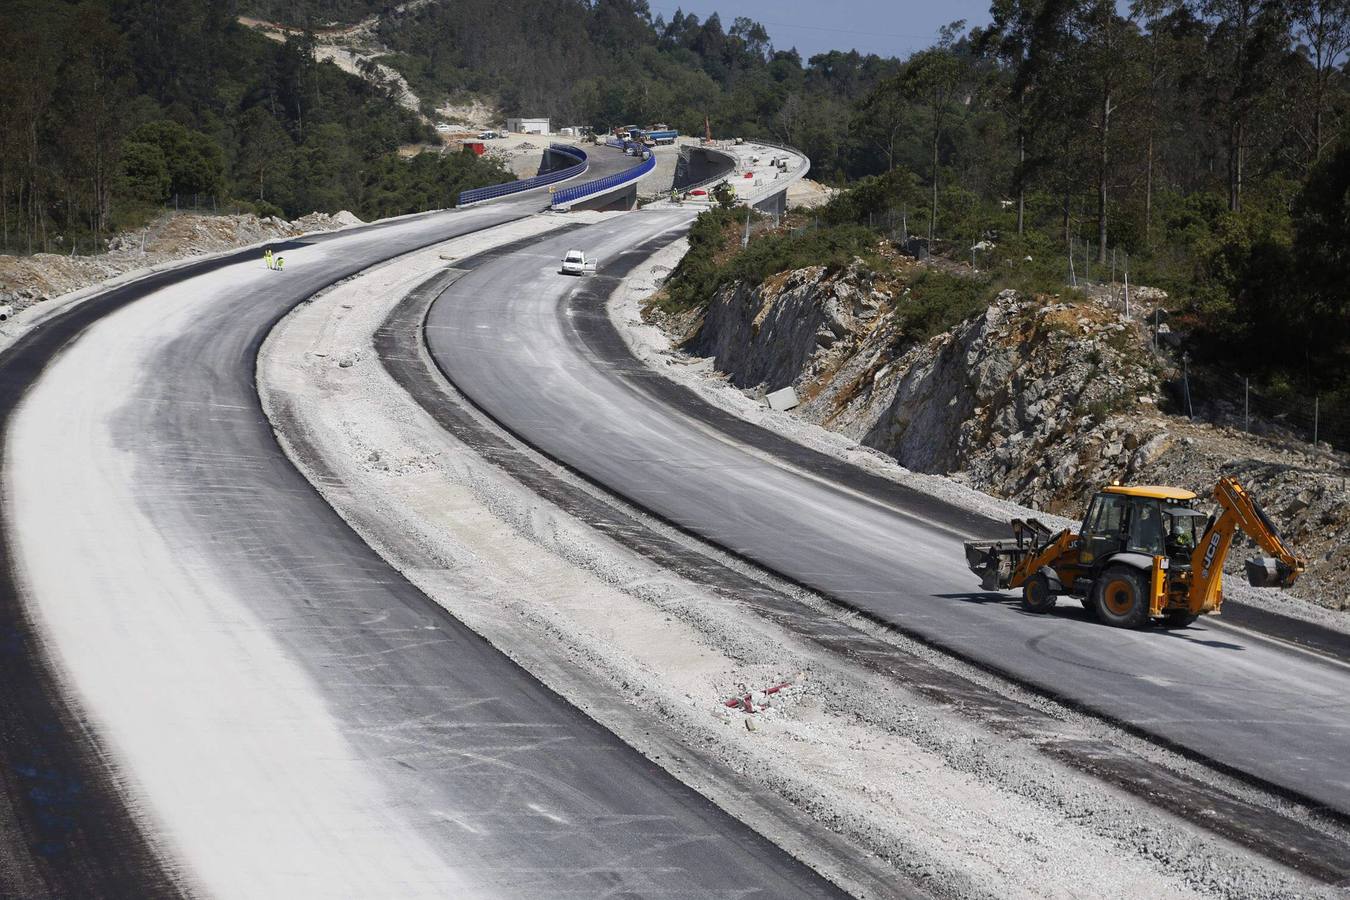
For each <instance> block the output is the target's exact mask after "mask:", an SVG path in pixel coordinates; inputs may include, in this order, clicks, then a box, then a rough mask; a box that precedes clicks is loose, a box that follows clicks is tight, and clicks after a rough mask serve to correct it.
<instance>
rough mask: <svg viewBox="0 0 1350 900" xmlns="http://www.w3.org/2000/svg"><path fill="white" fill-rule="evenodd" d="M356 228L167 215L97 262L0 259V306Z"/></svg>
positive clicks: (316, 218)
mask: <svg viewBox="0 0 1350 900" xmlns="http://www.w3.org/2000/svg"><path fill="white" fill-rule="evenodd" d="M360 222H361V220H360V219H358V218H357V217H356V216H354V215H353V214H351V213H349V212H346V211H343V212H339V213H335V214H333V215H328V214H327V213H310V214H309V215H307V216H304V217H303V218H299V219H296V220H295V221H294V222H287V221H286V220H284V219H279V218H275V217H268V218H262V219H260V218H258V217H257V216H255V215H252V214H249V215H236V216H205V215H198V214H196V213H173V214H166V215H164V216H161V217H160V218H158V219H156V220H155V221H154V222H151V223H150V224H149V225H147V226H146V227H144V228H139V229H136V230H135V231H128V232H123V233H122V234H119V235H117V236H116V237H114V238H113V239H112V240H111V241H109V242H108V252H107V253H101V254H99V255H97V256H64V255H61V254H55V253H37V254H34V255H32V256H3V255H0V305H8V306H11V307H13V309H14V311H15V312H18V311H19V310H21V309H24V308H25V307H28V306H32V305H33V304H35V303H41V302H43V301H44V300H50V299H52V298H53V297H59V296H61V295H62V294H68V293H70V292H71V291H77V290H80V289H81V288H86V287H89V286H90V285H93V284H97V283H98V282H100V281H104V280H106V279H108V278H115V277H117V276H118V275H124V274H126V273H127V272H131V271H134V270H136V269H143V268H147V267H149V266H156V265H160V264H163V263H166V262H172V261H174V260H177V259H183V258H185V257H188V256H200V255H202V254H205V253H217V252H219V251H221V250H229V249H231V248H234V247H246V246H248V245H249V244H256V243H258V242H259V241H269V240H279V239H281V238H290V237H298V236H299V235H302V234H308V233H310V232H314V231H331V230H333V229H335V228H342V227H345V226H347V225H356V224H360Z"/></svg>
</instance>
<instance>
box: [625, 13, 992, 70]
mask: <svg viewBox="0 0 1350 900" xmlns="http://www.w3.org/2000/svg"><path fill="white" fill-rule="evenodd" d="M648 5H649V6H650V7H651V10H652V17H653V18H655V17H656V15H657V14H658V13H659V14H661V15H662V16H664V17H665V18H666V19H669V18H670V17H671V15H672V14H673V13H674V12H675V10H676V9H683V10H684V11H685V12H686V13H690V12H691V13H694V14H695V15H696V16H698V17H699V20H700V21H702V20H704V19H706V18H707V17H708V16H709V15H711V14H712V13H714V12H716V13H718V14H719V15H721V17H722V27H723V28H730V27H731V22H732V20H733V19H735V18H736V17H737V16H746V17H748V18H751V19H754V20H755V21H757V22H761V23H763V25H764V27H765V28H766V29H768V32H769V35H770V37H772V38H773V45H774V47H776V48H777V49H780V50H786V49H788V48H791V47H796V48H797V50H798V51H799V52H800V53H801V55H802V60H803V61H805V60H806V59H808V58H810V57H811V56H813V55H814V54H816V53H823V52H825V51H826V50H857V51H858V52H859V53H876V54H879V55H881V56H901V57H903V56H908V55H909V54H910V53H913V52H914V51H915V50H922V49H923V48H924V47H927V46H930V45H931V44H933V43H934V42H935V41H936V40H937V34H938V29H939V28H941V27H942V26H943V25H946V24H947V23H949V22H952V21H955V20H956V19H965V20H966V25H967V27H971V26H974V25H984V24H986V23H987V22H988V21H989V0H939V2H932V0H834V2H830V0H775V2H773V3H764V2H754V0H648Z"/></svg>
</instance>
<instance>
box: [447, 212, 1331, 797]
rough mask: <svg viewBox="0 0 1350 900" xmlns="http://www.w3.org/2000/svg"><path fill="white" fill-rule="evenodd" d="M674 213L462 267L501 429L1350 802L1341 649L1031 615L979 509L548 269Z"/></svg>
mask: <svg viewBox="0 0 1350 900" xmlns="http://www.w3.org/2000/svg"><path fill="white" fill-rule="evenodd" d="M686 223H687V218H686V217H685V216H684V215H683V214H681V213H680V212H678V211H675V212H658V211H654V210H646V211H642V212H638V213H634V214H632V215H629V216H626V217H624V218H622V219H621V220H616V221H612V222H606V223H603V224H599V225H595V226H592V227H590V228H588V229H585V230H582V231H579V232H575V233H573V234H570V235H567V236H566V237H563V238H559V239H556V240H553V241H551V242H548V243H545V244H542V245H540V246H539V247H537V248H534V249H533V250H532V251H531V252H530V253H529V254H528V255H522V256H521V257H520V258H511V257H507V258H503V259H500V260H497V261H495V262H492V263H489V264H487V265H484V266H482V267H481V268H478V269H476V270H475V271H473V272H470V273H469V274H467V275H465V276H464V277H463V278H462V279H460V280H459V281H458V282H456V283H455V284H454V285H453V287H451V289H450V290H449V291H448V292H447V293H446V294H445V295H443V296H442V298H441V299H440V300H439V301H438V302H437V303H436V305H435V306H434V307H433V308H432V310H431V313H430V315H429V317H428V320H427V341H428V345H429V346H430V348H431V350H432V353H433V355H434V357H435V359H436V361H437V363H438V364H439V365H440V366H441V368H442V369H443V371H444V372H445V373H446V374H447V375H448V376H449V377H450V379H451V380H452V381H453V382H454V384H455V385H456V386H457V387H459V388H460V390H462V391H463V392H464V393H465V394H466V395H468V396H469V397H470V398H471V399H472V400H473V401H474V402H475V403H476V404H478V405H479V406H480V407H481V408H483V409H484V410H486V411H487V412H489V413H490V414H491V415H492V416H493V417H495V418H496V419H497V420H498V421H499V422H501V423H502V424H503V425H504V426H506V427H507V428H508V429H510V430H511V431H513V432H514V433H516V434H517V435H519V436H521V437H523V438H524V439H525V440H526V441H528V442H530V443H531V444H533V445H535V446H536V447H538V448H540V449H541V450H543V451H544V452H545V453H547V454H549V455H550V456H552V457H554V458H555V459H557V460H559V461H561V462H563V463H565V464H566V465H568V466H570V467H572V468H574V469H576V470H577V471H579V472H581V473H583V474H584V475H586V476H588V477H589V478H591V479H593V480H595V481H597V482H599V483H602V484H604V485H606V486H608V487H609V488H611V489H612V490H614V491H615V492H617V493H618V494H620V495H622V496H624V497H626V498H628V499H630V500H632V501H633V502H635V503H637V504H639V505H641V506H643V507H645V508H647V509H649V510H651V511H653V512H655V513H657V514H658V515H660V516H662V517H664V518H666V519H667V520H669V521H671V522H674V523H676V524H678V525H679V526H681V527H683V528H684V529H686V530H688V531H690V532H693V533H695V534H698V535H700V536H701V537H703V538H706V539H707V540H709V541H712V542H714V543H716V544H719V545H721V546H723V547H725V548H728V549H730V550H732V551H734V552H736V553H738V554H740V555H742V556H744V557H746V558H749V559H751V560H754V561H756V562H758V563H760V564H762V565H764V566H766V567H768V568H770V569H773V570H775V571H777V572H780V573H782V574H784V575H786V576H788V577H789V578H792V579H794V580H796V581H798V582H800V583H802V584H805V585H809V586H811V587H813V588H816V589H818V590H820V591H822V592H825V593H827V594H829V595H831V596H834V597H836V598H839V599H841V600H844V601H846V602H848V603H850V604H853V605H855V606H857V607H859V608H862V609H865V610H867V611H868V612H870V613H872V614H874V615H876V616H879V617H881V618H883V619H886V620H889V621H892V622H895V623H896V624H898V625H900V626H902V627H903V628H905V629H908V630H909V631H911V632H913V633H915V634H917V635H921V636H923V637H925V638H927V639H930V640H932V641H934V642H936V643H939V644H942V645H945V646H949V647H952V648H955V649H958V650H959V651H960V652H961V653H963V654H966V655H968V656H969V657H971V658H973V659H974V660H977V661H979V662H981V663H983V664H986V665H989V666H991V667H994V668H996V669H999V670H1002V671H1006V672H1008V673H1012V674H1013V675H1015V676H1016V677H1018V678H1020V679H1024V680H1025V681H1027V682H1030V683H1032V684H1035V685H1039V686H1042V687H1044V688H1047V689H1050V690H1053V691H1054V692H1056V693H1057V694H1060V695H1062V696H1064V697H1067V698H1069V699H1070V700H1072V701H1075V702H1078V703H1081V704H1083V705H1084V706H1087V707H1090V708H1092V709H1095V710H1098V711H1101V712H1103V713H1106V714H1108V715H1110V716H1112V717H1115V718H1117V719H1119V720H1121V721H1123V722H1126V723H1129V724H1130V725H1132V726H1135V727H1137V728H1139V729H1142V730H1145V731H1147V732H1149V733H1150V734H1153V735H1156V736H1158V737H1160V738H1162V739H1164V740H1166V741H1170V742H1172V743H1174V744H1176V745H1177V746H1179V747H1183V748H1188V749H1191V750H1193V751H1195V752H1197V753H1200V754H1203V755H1204V756H1206V757H1209V758H1210V759H1213V760H1216V761H1218V762H1219V763H1221V764H1224V765H1228V766H1231V767H1233V768H1235V769H1240V770H1242V771H1243V772H1247V773H1251V774H1253V775H1255V776H1257V777H1259V778H1261V779H1264V780H1266V781H1268V782H1270V783H1272V784H1274V785H1278V786H1281V787H1282V788H1285V789H1287V790H1289V791H1293V792H1296V793H1298V794H1300V795H1303V796H1305V797H1308V798H1312V799H1313V800H1315V801H1316V802H1320V803H1323V804H1326V805H1327V806H1329V807H1332V808H1334V809H1336V810H1339V811H1340V812H1342V813H1350V767H1347V766H1346V760H1347V758H1350V715H1347V714H1348V713H1350V668H1348V667H1347V666H1346V665H1344V664H1342V663H1340V662H1337V661H1334V660H1330V659H1326V658H1323V657H1319V656H1314V655H1312V654H1310V653H1305V652H1302V651H1295V650H1290V649H1287V648H1285V647H1282V646H1279V645H1275V644H1272V643H1270V642H1268V641H1266V640H1263V639H1259V638H1253V637H1250V636H1247V635H1245V634H1243V633H1241V632H1239V631H1236V630H1233V629H1226V628H1223V627H1222V626H1220V625H1218V624H1216V623H1214V622H1213V621H1210V622H1204V621H1202V622H1201V623H1200V624H1197V625H1196V626H1194V627H1192V628H1190V629H1188V630H1185V631H1178V632H1163V631H1158V630H1150V631H1142V632H1138V631H1124V630H1118V629H1112V628H1107V627H1105V626H1101V625H1098V624H1096V623H1094V622H1091V621H1089V620H1088V619H1087V618H1086V617H1085V616H1084V615H1082V614H1081V612H1077V611H1075V610H1070V609H1068V608H1061V610H1060V614H1057V615H1054V616H1037V615H1031V614H1028V613H1024V612H1023V611H1021V610H1020V609H1019V608H1017V607H1016V605H1015V604H1013V603H1011V602H1009V601H1010V600H1011V597H1007V598H1005V597H1002V596H1000V595H990V594H985V593H982V592H981V591H980V590H979V587H978V582H977V580H976V579H975V577H974V576H973V575H971V574H970V573H969V572H968V571H967V569H966V567H965V564H964V558H963V554H962V549H961V540H962V537H963V535H969V534H970V532H972V531H975V530H977V529H979V528H980V527H981V526H980V524H979V523H978V522H977V521H976V520H974V518H973V517H970V516H966V515H964V514H962V513H960V512H959V511H956V510H953V509H951V508H948V507H944V506H943V504H941V503H937V502H934V501H932V500H931V499H928V498H923V497H921V496H916V495H912V494H909V493H908V492H905V491H903V490H899V489H895V490H885V491H879V492H878V491H874V490H873V488H874V487H875V485H874V484H871V483H869V481H868V479H865V478H861V477H859V478H854V477H851V476H850V475H849V474H848V473H847V472H844V473H841V472H840V471H839V469H840V467H839V466H838V465H837V464H835V463H833V462H832V461H827V460H826V459H825V458H823V457H816V456H815V455H813V454H811V453H809V452H804V451H801V450H800V448H798V449H796V450H794V449H793V448H792V447H791V446H785V444H786V442H784V441H783V440H781V439H779V438H776V437H774V436H773V435H770V434H768V433H767V432H764V431H762V430H760V429H757V428H754V427H752V426H748V425H744V424H743V423H738V422H735V421H728V420H729V418H730V417H728V416H726V415H725V414H719V413H717V412H716V411H714V410H712V409H711V408H710V407H709V406H708V405H707V404H704V403H702V402H701V401H699V400H698V399H697V398H695V397H694V396H693V395H692V394H691V393H689V392H687V391H684V390H682V389H679V388H676V387H674V386H672V385H671V384H670V383H669V382H666V381H665V380H663V379H661V378H660V377H658V376H655V375H653V374H652V373H650V372H649V371H647V370H645V369H644V368H643V367H642V366H641V365H639V364H637V363H636V361H635V360H633V359H632V358H631V357H629V356H628V355H627V354H626V352H625V351H624V349H623V347H622V344H621V342H619V341H618V340H617V335H616V334H615V333H614V332H613V330H612V328H611V327H610V326H609V324H608V322H607V321H605V320H604V317H603V312H602V311H601V310H600V304H601V302H602V298H603V293H604V291H605V290H608V289H609V288H612V287H613V284H612V283H609V284H606V283H605V280H604V279H596V280H578V279H575V278H569V277H566V276H562V275H559V274H557V265H556V262H554V260H556V259H557V258H559V257H560V256H561V254H562V252H563V251H564V250H565V249H567V248H568V247H580V248H582V249H584V250H586V251H587V253H588V254H596V255H598V256H599V257H600V258H601V260H602V265H601V269H602V274H603V271H604V270H606V269H607V268H609V269H610V270H611V271H621V270H622V269H623V268H624V266H625V263H624V260H623V258H622V257H621V254H622V253H623V252H624V251H625V250H629V249H630V248H633V247H634V246H636V245H637V244H639V243H641V242H643V241H645V240H649V239H652V238H653V237H654V236H656V235H660V234H661V233H663V232H666V233H667V235H668V236H673V235H674V234H675V233H677V232H678V230H680V229H682V228H683V227H685V225H686ZM672 229H673V230H672ZM630 263H631V260H630ZM845 468H846V467H845ZM826 469H828V470H829V471H828V472H826V471H825V470H826ZM970 536H978V535H970ZM1074 605H1075V606H1076V604H1074Z"/></svg>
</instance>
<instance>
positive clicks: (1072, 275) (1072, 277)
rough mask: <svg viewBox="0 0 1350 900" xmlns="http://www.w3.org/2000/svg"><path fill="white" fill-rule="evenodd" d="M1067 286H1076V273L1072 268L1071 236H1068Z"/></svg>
mask: <svg viewBox="0 0 1350 900" xmlns="http://www.w3.org/2000/svg"><path fill="white" fill-rule="evenodd" d="M1069 287H1078V275H1077V273H1075V272H1074V270H1073V238H1069Z"/></svg>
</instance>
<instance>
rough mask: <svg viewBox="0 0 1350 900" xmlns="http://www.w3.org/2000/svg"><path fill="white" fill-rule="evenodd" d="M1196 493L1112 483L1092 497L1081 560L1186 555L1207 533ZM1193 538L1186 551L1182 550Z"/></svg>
mask: <svg viewBox="0 0 1350 900" xmlns="http://www.w3.org/2000/svg"><path fill="white" fill-rule="evenodd" d="M1194 501H1195V494H1194V493H1192V492H1191V491H1188V490H1184V489H1182V488H1173V487H1160V486H1155V485H1140V486H1132V487H1124V486H1121V485H1111V486H1110V487H1108V488H1105V489H1104V490H1102V491H1101V492H1100V493H1098V494H1097V496H1095V497H1093V498H1092V503H1091V505H1089V506H1088V511H1087V515H1086V516H1085V517H1084V519H1083V529H1082V531H1081V532H1080V534H1081V535H1082V545H1081V547H1080V551H1079V560H1080V562H1081V563H1082V564H1083V565H1084V566H1088V567H1089V568H1093V569H1096V568H1098V567H1100V566H1102V565H1104V564H1105V563H1106V562H1107V561H1108V560H1109V559H1110V558H1111V557H1112V556H1114V555H1115V554H1117V553H1140V554H1143V555H1145V556H1150V557H1153V556H1164V557H1169V558H1171V557H1173V556H1176V557H1184V561H1187V562H1189V554H1190V550H1191V549H1194V548H1195V542H1196V541H1197V540H1198V539H1199V536H1200V533H1203V531H1204V528H1203V525H1198V524H1197V521H1196V520H1197V517H1198V518H1199V519H1200V520H1203V519H1205V518H1206V517H1205V515H1204V514H1203V513H1200V512H1196V511H1195V510H1194V509H1192V508H1191V506H1190V504H1192V503H1193V502H1194ZM1187 541H1189V545H1188V546H1189V548H1190V549H1188V550H1185V551H1184V552H1183V551H1182V549H1181V548H1182V547H1183V546H1185V545H1186V544H1185V542H1187Z"/></svg>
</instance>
